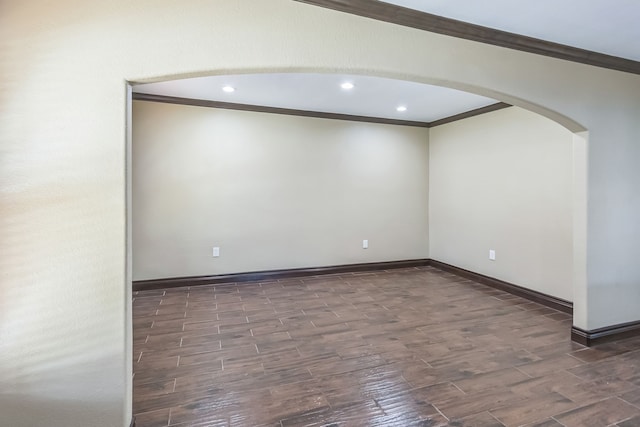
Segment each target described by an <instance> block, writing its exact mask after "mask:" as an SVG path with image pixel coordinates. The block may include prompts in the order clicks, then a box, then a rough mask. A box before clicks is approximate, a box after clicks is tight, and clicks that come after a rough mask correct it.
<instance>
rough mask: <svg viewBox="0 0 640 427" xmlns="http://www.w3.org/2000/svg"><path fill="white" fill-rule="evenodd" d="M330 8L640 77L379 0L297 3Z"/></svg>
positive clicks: (572, 52)
mask: <svg viewBox="0 0 640 427" xmlns="http://www.w3.org/2000/svg"><path fill="white" fill-rule="evenodd" d="M294 1H297V2H300V3H306V4H310V5H314V6H319V7H324V8H327V9H332V10H337V11H340V12H346V13H350V14H353V15H358V16H363V17H366V18H371V19H375V20H378V21H384V22H390V23H393V24H398V25H402V26H405V27H411V28H416V29H419V30H424V31H429V32H432V33H437V34H443V35H447V36H452V37H457V38H461V39H466V40H473V41H477V42H480V43H486V44H491V45H494V46H500V47H506V48H509V49H515V50H520V51H523V52H529V53H535V54H538V55H544V56H548V57H551V58H557V59H564V60H566V61H572V62H578V63H581V64H587V65H593V66H595V67H601V68H608V69H611V70H617V71H623V72H627V73H632V74H640V62H639V61H633V60H631V59H626V58H620V57H618V56H612V55H607V54H604V53H599V52H594V51H591V50H586V49H580V48H577V47H573V46H567V45H564V44H560V43H554V42H550V41H546V40H541V39H537V38H534V37H527V36H523V35H520V34H515V33H510V32H507V31H501V30H496V29H493V28H488V27H483V26H481V25H476V24H470V23H468V22H463V21H458V20H456V19H451V18H445V17H443V16H438V15H433V14H431V13H426V12H421V11H418V10H414V9H409V8H406V7H402V6H398V5H395V4H390V3H384V2H381V1H377V0H294Z"/></svg>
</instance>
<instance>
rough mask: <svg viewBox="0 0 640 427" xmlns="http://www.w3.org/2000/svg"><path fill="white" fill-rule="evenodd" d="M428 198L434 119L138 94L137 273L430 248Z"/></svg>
mask: <svg viewBox="0 0 640 427" xmlns="http://www.w3.org/2000/svg"><path fill="white" fill-rule="evenodd" d="M427 201H428V129H425V128H418V127H409V126H392V125H384V124H374V123H362V122H349V121H344V120H329V119H319V118H309V117H296V116H286V115H280V114H267V113H256V112H247V111H234V110H223V109H215V108H205V107H193V106H184V105H174V104H163V103H157V102H146V101H134V108H133V278H134V280H144V279H156V278H167V277H184V276H198V275H209V274H223V273H238V272H247V271H261V270H271V269H281V268H299V267H316V266H327V265H341V264H355V263H361V262H377V261H394V260H404V259H419V258H428V256H429V254H428V249H429V244H428V226H427V215H428V206H427ZM364 239H367V240H368V241H369V247H368V249H363V248H362V241H363V240H364ZM214 246H216V247H219V248H220V256H219V257H215V258H214V257H213V256H212V248H213V247H214Z"/></svg>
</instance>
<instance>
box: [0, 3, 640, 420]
mask: <svg viewBox="0 0 640 427" xmlns="http://www.w3.org/2000/svg"><path fill="white" fill-rule="evenodd" d="M0 20H1V23H2V25H0V40H1V41H0V48H1V49H2V61H0V75H2V79H0V108H1V109H2V110H1V111H2V114H0V155H1V159H0V162H1V167H0V211H1V213H2V215H1V217H2V220H1V222H0V242H1V243H0V248H1V249H0V250H1V251H2V257H1V258H0V271H1V272H2V275H1V276H0V319H1V320H0V336H1V337H2V339H1V340H0V382H2V384H3V385H4V386H3V390H2V393H3V394H2V399H0V402H1V403H0V412H1V413H2V414H3V417H4V418H3V421H4V422H6V423H8V424H10V425H13V426H16V427H19V426H40V425H65V426H68V427H74V426H85V425H93V426H96V427H102V426H104V427H107V426H116V425H128V424H129V421H130V418H131V379H130V378H131V369H130V357H131V356H130V331H131V322H130V304H129V302H128V297H129V293H130V280H131V272H130V263H129V262H128V258H127V256H128V254H127V203H126V202H127V197H128V192H127V173H128V172H127V167H126V166H127V150H128V149H127V143H126V141H127V133H128V129H127V96H128V92H127V81H131V82H151V81H157V80H163V79H170V78H176V77H186V76H199V75H207V74H228V73H234V72H259V71H316V72H332V71H339V72H345V73H363V74H370V75H378V76H384V77H392V78H400V79H408V80H413V81H419V82H425V83H436V84H442V85H445V86H449V87H454V88H458V89H463V90H468V91H471V92H475V93H479V94H484V95H489V96H493V97H496V98H497V99H500V100H502V101H506V102H510V103H512V104H515V105H518V106H522V107H524V108H528V109H531V110H533V111H536V112H540V113H542V114H543V115H546V116H548V117H551V118H554V119H555V120H557V121H559V122H560V123H562V124H564V125H565V126H567V127H568V128H569V129H570V130H571V131H574V132H583V131H585V130H588V132H589V133H588V144H587V142H586V138H585V135H584V134H582V133H580V134H577V135H576V139H575V141H576V142H575V144H574V150H575V151H574V159H577V160H576V162H577V163H576V166H575V167H574V170H575V171H576V179H575V181H574V192H573V193H574V224H577V225H576V228H575V230H574V231H575V232H574V258H576V257H577V259H575V271H574V303H575V317H574V324H576V325H577V326H579V327H582V328H584V329H594V328H598V327H602V326H607V325H611V324H616V323H622V322H628V321H634V320H638V318H639V317H640V315H639V314H638V313H639V310H638V307H639V306H640V285H639V284H640V263H637V262H636V259H637V254H638V253H640V222H638V221H637V218H638V217H640V197H639V196H638V190H637V183H638V182H640V169H639V168H637V159H638V158H640V144H639V143H638V135H639V134H640V121H639V120H638V117H639V116H640V76H638V75H632V74H628V73H622V72H617V71H611V70H605V69H599V68H594V67H590V66H586V65H581V64H576V63H571V62H566V61H562V60H557V59H551V58H546V57H542V56H538V55H533V54H527V53H523V52H517V51H512V50H508V49H504V48H499V47H495V46H489V45H483V44H479V43H476V42H471V41H466V40H460V39H455V38H451V37H447V36H442V35H437V34H431V33H427V32H424V31H420V30H416V29H411V28H404V27H400V26H397V25H393V24H389V23H383V22H377V21H374V20H371V19H366V18H360V17H357V16H351V15H347V14H343V13H339V12H335V11H330V10H325V9H320V8H317V7H313V6H310V5H306V4H302V3H299V2H294V1H290V0H264V1H260V2H256V1H254V0H215V1H211V0H195V1H192V2H189V5H188V6H185V4H184V2H179V1H175V0H153V1H151V0H141V1H136V2H134V3H131V2H127V1H124V0H114V1H110V2H100V3H95V2H82V1H79V0H61V1H59V2H55V3H52V2H45V1H33V2H3V3H2V5H1V6H0ZM587 178H588V179H587Z"/></svg>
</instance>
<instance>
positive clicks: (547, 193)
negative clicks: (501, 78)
mask: <svg viewBox="0 0 640 427" xmlns="http://www.w3.org/2000/svg"><path fill="white" fill-rule="evenodd" d="M430 141H431V142H430V148H429V151H430V187H429V218H430V222H429V230H430V235H431V238H430V256H431V258H433V259H435V260H438V261H442V262H446V263H448V264H453V265H456V266H458V267H461V268H465V269H467V270H471V271H475V272H478V273H481V274H485V275H488V276H491V277H496V278H499V279H502V280H506V281H508V282H511V283H515V284H518V285H521V286H525V287H527V288H530V289H534V290H536V291H539V292H543V293H545V294H548V295H553V296H555V297H559V298H563V299H566V300H569V301H572V299H573V295H572V274H573V236H572V208H573V199H572V194H571V187H572V160H573V159H572V157H573V155H572V141H573V137H572V134H571V133H570V132H569V131H567V130H566V129H565V128H563V127H562V126H560V125H558V124H557V123H555V122H552V121H551V120H549V119H546V118H544V117H542V116H539V115H537V114H534V113H530V112H528V111H525V110H522V109H520V108H517V107H512V108H507V109H504V110H500V111H495V112H492V113H488V114H483V115H481V116H476V117H473V118H469V119H465V120H461V121H457V122H453V123H450V124H447V125H443V126H438V127H435V128H432V129H430ZM489 249H493V250H495V251H496V260H495V261H491V260H489V256H488V255H489Z"/></svg>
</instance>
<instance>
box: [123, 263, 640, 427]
mask: <svg viewBox="0 0 640 427" xmlns="http://www.w3.org/2000/svg"><path fill="white" fill-rule="evenodd" d="M133 317H134V319H133V324H134V331H133V332H134V333H133V335H134V345H133V346H134V349H133V350H134V352H133V363H134V399H133V409H134V414H135V415H136V425H137V427H152V426H153V427H155V426H171V427H183V426H230V425H233V426H250V427H257V426H270V427H275V426H280V427H286V426H324V427H346V426H422V427H424V426H458V427H465V426H466V427H470V426H476V427H481V426H484V427H490V426H495V427H501V426H506V427H509V426H521V425H529V426H538V427H542V426H544V427H551V426H586V427H589V426H594V427H596V426H609V425H611V426H613V425H616V424H617V425H618V426H623V427H629V426H635V425H640V340H638V339H635V340H625V341H620V342H617V343H609V344H606V345H604V346H600V347H595V348H592V349H587V348H585V347H582V346H580V345H578V344H575V343H572V342H571V341H570V339H569V328H570V324H571V321H570V317H569V316H567V315H566V314H564V313H560V312H557V311H554V310H551V309H549V308H546V307H542V306H540V305H538V304H536V303H532V302H530V301H527V300H525V299H522V298H520V297H517V296H514V295H511V294H508V293H505V292H502V291H499V290H496V289H492V288H489V287H486V286H483V285H480V284H478V283H475V282H473V281H470V280H467V279H464V278H461V277H458V276H456V275H453V274H450V273H446V272H443V271H440V270H437V269H435V268H432V267H418V268H408V269H400V270H389V271H380V272H363V273H357V274H355V273H353V274H337V275H329V276H317V277H304V278H292V279H286V280H282V281H278V280H271V281H268V282H252V283H242V284H237V283H229V284H216V285H210V286H198V287H194V288H176V289H167V290H153V291H141V292H136V293H134V295H133Z"/></svg>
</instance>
